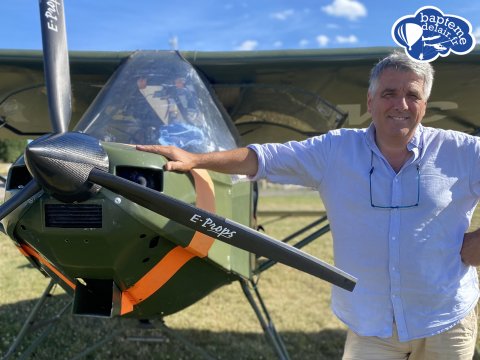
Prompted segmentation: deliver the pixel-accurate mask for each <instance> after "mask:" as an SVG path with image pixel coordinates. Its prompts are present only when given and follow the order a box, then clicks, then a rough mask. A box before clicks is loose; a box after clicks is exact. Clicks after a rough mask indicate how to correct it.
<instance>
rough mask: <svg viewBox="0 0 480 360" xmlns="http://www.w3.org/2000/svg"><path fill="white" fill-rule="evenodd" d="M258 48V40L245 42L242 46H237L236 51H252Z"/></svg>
mask: <svg viewBox="0 0 480 360" xmlns="http://www.w3.org/2000/svg"><path fill="white" fill-rule="evenodd" d="M257 47H258V41H256V40H245V41H244V42H243V43H241V44H240V46H237V47H236V48H235V50H239V51H252V50H255V49H256V48H257Z"/></svg>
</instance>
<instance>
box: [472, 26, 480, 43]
mask: <svg viewBox="0 0 480 360" xmlns="http://www.w3.org/2000/svg"><path fill="white" fill-rule="evenodd" d="M473 36H475V39H477V44H480V26H479V27H477V28H476V29H475V32H474V33H473Z"/></svg>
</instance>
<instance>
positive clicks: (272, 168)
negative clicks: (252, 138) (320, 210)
mask: <svg viewBox="0 0 480 360" xmlns="http://www.w3.org/2000/svg"><path fill="white" fill-rule="evenodd" d="M330 145H331V140H330V136H329V134H325V135H321V136H316V137H313V138H309V139H307V140H305V141H289V142H287V143H284V144H275V143H268V144H263V145H259V144H252V145H249V146H248V148H249V149H252V150H253V151H255V153H256V154H257V158H258V171H257V173H256V174H255V175H254V176H252V177H250V179H251V180H259V179H267V180H268V181H271V182H274V183H282V184H294V185H302V186H307V187H318V185H319V184H320V182H321V180H322V177H323V173H324V171H325V168H326V167H327V164H328V153H329V149H330Z"/></svg>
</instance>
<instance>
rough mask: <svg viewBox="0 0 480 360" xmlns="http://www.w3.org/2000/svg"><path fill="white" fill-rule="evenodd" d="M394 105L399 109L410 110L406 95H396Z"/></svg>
mask: <svg viewBox="0 0 480 360" xmlns="http://www.w3.org/2000/svg"><path fill="white" fill-rule="evenodd" d="M394 106H395V109H397V110H408V104H407V98H406V97H405V96H398V97H396V98H395V104H394Z"/></svg>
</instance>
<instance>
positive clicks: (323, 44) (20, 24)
mask: <svg viewBox="0 0 480 360" xmlns="http://www.w3.org/2000/svg"><path fill="white" fill-rule="evenodd" d="M64 1H65V13H66V20H67V37H68V46H69V48H70V50H108V51H117V50H140V49H141V50H147V49H158V50H163V49H171V48H178V49H180V50H198V51H231V50H245V51H248V50H283V49H319V48H343V47H369V46H395V43H394V42H393V40H392V37H391V34H390V31H391V28H392V25H393V24H394V22H395V21H396V20H397V19H398V18H400V17H402V16H405V15H409V14H414V13H415V12H416V10H418V9H419V8H421V7H422V6H427V5H433V6H436V7H438V8H439V9H440V10H442V11H443V13H444V14H451V15H457V16H461V17H464V18H465V19H466V20H468V21H469V22H470V23H471V24H472V27H473V32H474V34H475V36H476V38H477V43H480V41H479V40H480V1H478V0H455V1H453V0H430V1H420V0H398V1H395V2H393V1H378V0H289V1H287V0H239V1H233V0H205V1H202V0H183V1H182V0H170V1H165V0H136V1H132V0H128V1H126V0H64ZM379 4H381V6H379ZM386 8H388V11H387V10H385V9H386ZM2 13H3V16H2V21H1V23H0V29H1V30H2V32H1V33H2V37H1V38H0V48H1V49H40V48H41V35H40V25H39V18H40V16H39V10H38V1H37V0H11V1H4V3H2Z"/></svg>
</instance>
